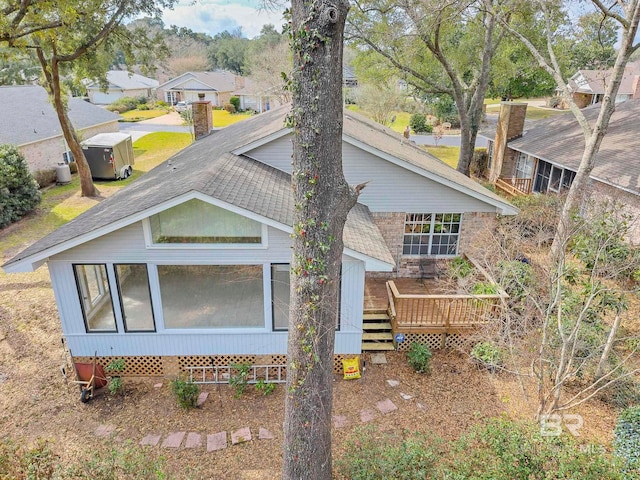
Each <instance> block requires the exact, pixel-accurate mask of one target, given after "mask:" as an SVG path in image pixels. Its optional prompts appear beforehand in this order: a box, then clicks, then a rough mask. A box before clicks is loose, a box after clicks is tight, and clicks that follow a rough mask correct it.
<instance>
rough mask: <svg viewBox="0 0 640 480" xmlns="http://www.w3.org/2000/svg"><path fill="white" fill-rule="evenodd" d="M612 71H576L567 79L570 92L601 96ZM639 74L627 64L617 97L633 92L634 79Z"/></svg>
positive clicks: (631, 65) (632, 66)
mask: <svg viewBox="0 0 640 480" xmlns="http://www.w3.org/2000/svg"><path fill="white" fill-rule="evenodd" d="M612 73H613V69H609V70H578V72H576V73H575V74H574V75H573V76H572V77H571V78H570V79H569V88H570V89H571V91H572V92H580V93H590V94H602V93H604V92H605V91H606V89H607V84H608V83H609V81H610V79H611V75H612ZM639 74H640V72H638V70H637V68H636V66H635V64H629V65H628V66H627V67H626V68H625V69H624V74H623V75H622V80H621V82H620V87H619V89H618V95H632V94H633V92H634V87H635V82H636V77H637V76H638V75H639Z"/></svg>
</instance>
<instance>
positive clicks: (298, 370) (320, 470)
mask: <svg viewBox="0 0 640 480" xmlns="http://www.w3.org/2000/svg"><path fill="white" fill-rule="evenodd" d="M348 10H349V3H348V0H332V1H331V2H328V1H313V2H307V1H302V0H293V1H292V9H291V25H290V36H291V45H292V50H293V61H294V68H293V73H292V78H291V80H290V85H289V88H290V90H291V94H292V101H293V104H292V110H291V113H290V115H289V117H288V120H287V122H288V124H289V126H290V127H291V128H292V129H293V167H292V175H291V183H292V190H293V195H294V201H295V215H294V223H293V233H292V238H293V253H292V260H291V302H290V310H289V344H288V368H287V396H286V403H285V423H284V452H283V460H284V466H283V473H282V478H284V479H305V480H308V479H330V478H331V410H332V395H333V385H332V384H333V354H334V338H335V327H336V323H337V318H338V305H339V301H338V299H339V295H340V273H341V263H342V251H343V242H342V231H343V228H344V224H345V222H346V219H347V215H348V213H349V211H350V210H351V208H352V207H353V206H354V205H355V203H356V201H357V196H358V191H359V189H360V188H361V187H356V188H354V187H351V186H349V185H348V184H347V182H346V181H345V179H344V175H343V172H342V122H343V116H342V48H343V33H344V24H345V18H346V15H347V11H348Z"/></svg>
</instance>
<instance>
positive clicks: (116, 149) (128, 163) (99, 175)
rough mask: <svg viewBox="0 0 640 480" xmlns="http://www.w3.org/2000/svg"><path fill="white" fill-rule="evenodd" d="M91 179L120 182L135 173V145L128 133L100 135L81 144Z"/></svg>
mask: <svg viewBox="0 0 640 480" xmlns="http://www.w3.org/2000/svg"><path fill="white" fill-rule="evenodd" d="M81 145H82V150H83V152H84V156H85V157H86V158H87V163H88V164H89V169H90V170H91V177H92V178H95V179H97V180H119V179H124V178H127V177H128V176H129V175H131V173H132V172H133V163H134V160H133V143H132V142H131V135H127V134H126V133H99V134H98V135H96V136H94V137H91V138H89V139H87V140H85V141H84V142H81Z"/></svg>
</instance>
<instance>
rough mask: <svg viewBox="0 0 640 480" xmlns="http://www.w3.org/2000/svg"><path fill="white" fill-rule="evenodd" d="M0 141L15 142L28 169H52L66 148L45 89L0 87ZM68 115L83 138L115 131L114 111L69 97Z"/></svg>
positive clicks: (33, 86)
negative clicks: (25, 160) (0, 112)
mask: <svg viewBox="0 0 640 480" xmlns="http://www.w3.org/2000/svg"><path fill="white" fill-rule="evenodd" d="M0 105H2V107H1V108H2V115H0V143H9V144H12V145H16V146H17V147H18V149H19V150H20V151H21V152H22V154H23V155H24V156H25V158H26V159H27V162H28V164H29V170H30V171H31V172H32V173H35V172H38V171H50V170H55V168H56V166H57V165H58V163H60V162H62V161H63V155H64V154H65V153H66V152H68V150H69V148H68V146H67V144H66V142H65V140H64V137H63V135H62V128H61V127H60V122H59V120H58V116H57V114H56V112H55V110H54V108H53V106H52V105H51V103H50V102H49V96H48V94H47V92H46V90H45V89H44V88H42V87H39V86H36V85H22V86H15V87H0ZM68 105H69V118H70V119H71V123H72V124H73V126H74V128H75V129H76V131H77V132H79V133H80V135H81V136H82V137H83V138H89V137H92V136H94V135H97V134H98V133H109V132H117V131H118V128H119V127H118V119H119V118H120V117H119V116H118V115H116V114H115V113H111V112H109V111H107V110H105V109H103V108H100V107H96V106H95V105H92V104H90V103H88V102H85V101H84V100H82V99H79V98H69V103H68Z"/></svg>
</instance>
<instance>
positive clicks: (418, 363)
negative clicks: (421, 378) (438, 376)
mask: <svg viewBox="0 0 640 480" xmlns="http://www.w3.org/2000/svg"><path fill="white" fill-rule="evenodd" d="M407 360H408V361H409V365H410V366H411V368H413V369H414V370H415V371H416V372H418V373H430V372H431V350H429V347H427V346H426V345H423V344H422V343H418V342H413V343H412V344H411V346H410V347H409V351H408V352H407Z"/></svg>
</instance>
